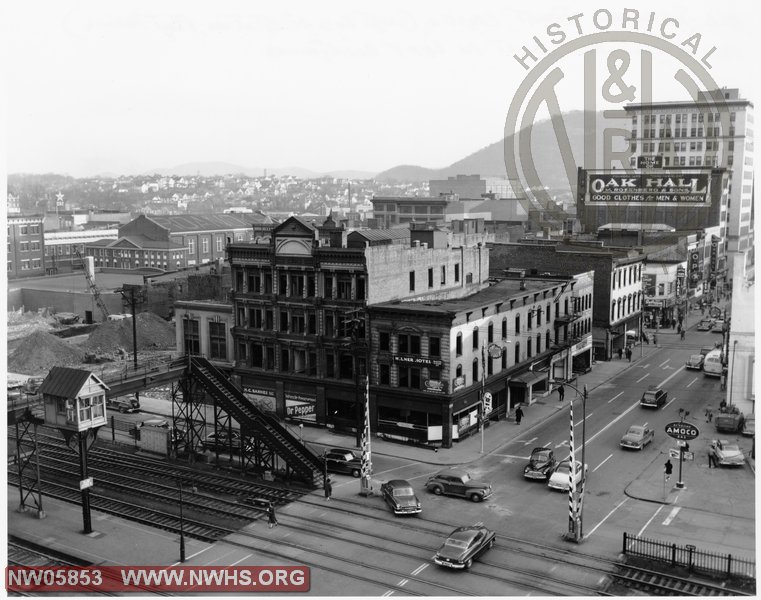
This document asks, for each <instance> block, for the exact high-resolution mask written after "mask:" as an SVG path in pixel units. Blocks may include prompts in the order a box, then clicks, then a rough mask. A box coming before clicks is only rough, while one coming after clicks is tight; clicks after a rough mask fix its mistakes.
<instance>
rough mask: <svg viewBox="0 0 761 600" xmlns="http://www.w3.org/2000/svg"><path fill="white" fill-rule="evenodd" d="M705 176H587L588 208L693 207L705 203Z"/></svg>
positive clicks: (697, 174)
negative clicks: (653, 205)
mask: <svg viewBox="0 0 761 600" xmlns="http://www.w3.org/2000/svg"><path fill="white" fill-rule="evenodd" d="M709 181H710V180H709V175H708V174H706V173H695V174H686V175H684V174H683V175H682V176H679V175H676V174H675V173H670V172H668V171H665V172H663V173H650V174H647V175H626V174H624V173H622V174H620V175H619V174H604V175H592V174H590V175H589V179H588V185H587V201H586V204H588V205H592V206H593V205H598V204H605V205H611V204H627V205H633V206H637V205H643V204H697V205H706V203H707V202H708V188H709Z"/></svg>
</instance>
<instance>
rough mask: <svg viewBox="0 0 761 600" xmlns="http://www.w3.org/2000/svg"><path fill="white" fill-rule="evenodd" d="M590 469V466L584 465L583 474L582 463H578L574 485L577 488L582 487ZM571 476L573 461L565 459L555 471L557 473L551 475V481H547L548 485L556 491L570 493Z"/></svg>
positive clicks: (578, 461)
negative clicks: (582, 470)
mask: <svg viewBox="0 0 761 600" xmlns="http://www.w3.org/2000/svg"><path fill="white" fill-rule="evenodd" d="M588 469H589V465H584V473H583V474H582V472H581V461H580V460H577V461H576V472H575V474H574V477H573V483H574V485H575V486H576V487H578V486H579V485H581V482H582V480H585V479H586V478H587V470H588ZM570 474H571V461H570V459H565V460H564V461H563V462H561V463H560V464H559V465H558V468H557V469H555V472H554V473H553V474H552V475H550V479H549V480H548V481H547V485H548V486H549V487H551V488H552V489H554V490H561V491H564V492H567V491H568V484H569V480H570Z"/></svg>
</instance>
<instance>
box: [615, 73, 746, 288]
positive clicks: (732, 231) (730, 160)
mask: <svg viewBox="0 0 761 600" xmlns="http://www.w3.org/2000/svg"><path fill="white" fill-rule="evenodd" d="M625 110H626V111H627V112H628V113H629V114H630V115H631V123H632V124H631V137H630V148H631V151H632V152H633V154H634V156H632V158H631V161H632V163H631V164H632V166H636V164H637V159H638V157H640V156H646V157H650V156H660V157H661V158H662V161H663V166H664V167H669V166H679V167H692V166H695V167H700V166H701V165H702V166H706V165H707V166H712V167H723V168H726V169H728V170H729V171H730V178H729V186H728V191H729V200H728V203H727V208H728V214H727V219H726V221H727V224H728V226H727V232H726V234H724V233H722V234H721V237H722V238H723V241H724V243H725V248H724V249H725V251H727V252H729V253H740V254H742V255H743V263H744V265H745V269H746V274H747V275H748V276H750V277H752V276H753V270H754V231H755V229H754V212H753V185H754V178H753V154H754V148H753V103H752V102H750V101H748V100H745V99H743V98H740V93H739V90H738V89H736V88H730V89H727V88H722V89H720V90H711V91H708V92H703V93H701V94H700V96H699V98H698V100H697V101H683V102H680V101H676V102H652V103H645V104H630V105H627V106H626V107H625Z"/></svg>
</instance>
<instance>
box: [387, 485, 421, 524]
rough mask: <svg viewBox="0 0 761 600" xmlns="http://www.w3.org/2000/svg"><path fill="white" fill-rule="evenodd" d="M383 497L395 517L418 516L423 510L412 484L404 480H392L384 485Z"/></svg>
mask: <svg viewBox="0 0 761 600" xmlns="http://www.w3.org/2000/svg"><path fill="white" fill-rule="evenodd" d="M381 496H383V499H384V500H385V501H386V504H388V506H389V508H390V509H391V510H392V511H394V514H395V515H416V514H419V513H420V512H422V510H423V508H422V505H421V504H420V500H418V497H417V496H416V495H415V491H414V490H413V489H412V486H411V485H410V482H409V481H405V480H404V479H392V480H391V481H386V482H385V483H383V484H382V485H381Z"/></svg>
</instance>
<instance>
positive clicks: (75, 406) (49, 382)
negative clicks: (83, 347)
mask: <svg viewBox="0 0 761 600" xmlns="http://www.w3.org/2000/svg"><path fill="white" fill-rule="evenodd" d="M108 390H109V387H108V386H107V385H106V384H105V383H103V381H101V379H100V378H99V377H97V376H96V375H95V374H93V373H91V372H90V371H84V370H82V369H70V368H68V367H53V368H52V369H51V370H50V373H48V376H47V377H46V378H45V381H43V382H42V385H41V386H40V389H39V393H40V394H41V395H42V401H43V405H44V409H45V423H46V424H47V425H49V426H53V427H57V428H58V429H59V430H60V431H61V433H62V434H63V437H64V439H65V440H66V444H67V445H68V446H69V447H72V448H73V449H74V450H75V451H76V452H77V453H78V454H79V470H80V475H81V477H80V481H79V489H80V490H81V492H82V519H83V523H84V533H86V534H88V533H92V522H91V519H90V487H92V483H93V482H92V479H91V478H89V477H88V476H87V452H88V450H89V449H90V447H92V445H93V444H94V443H95V440H96V439H97V438H98V429H99V428H100V427H102V426H103V425H105V424H106V422H107V420H108V419H107V415H106V392H107V391H108ZM75 440H76V446H74V441H75Z"/></svg>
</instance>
